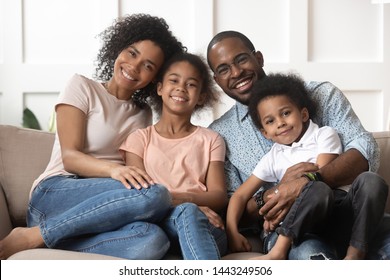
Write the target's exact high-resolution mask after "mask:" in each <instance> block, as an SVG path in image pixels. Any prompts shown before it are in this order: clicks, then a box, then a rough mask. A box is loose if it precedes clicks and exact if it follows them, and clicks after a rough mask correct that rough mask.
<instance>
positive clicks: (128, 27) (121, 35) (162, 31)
mask: <svg viewBox="0 0 390 280" xmlns="http://www.w3.org/2000/svg"><path fill="white" fill-rule="evenodd" d="M99 37H100V38H101V39H102V42H103V46H102V47H101V49H100V51H99V53H98V56H97V67H96V73H95V78H97V79H98V80H101V81H103V82H107V81H108V80H110V79H111V78H112V76H113V72H114V63H115V60H116V58H117V57H118V55H119V53H120V52H121V51H122V50H124V49H126V48H127V47H128V46H130V45H132V44H134V43H136V42H139V41H143V40H150V41H153V42H154V43H155V44H156V45H158V46H159V47H160V48H161V50H162V51H163V53H164V60H167V59H169V58H170V57H171V56H172V55H173V54H174V53H177V52H183V51H185V50H186V48H185V47H184V46H183V45H182V43H181V42H179V41H178V40H177V38H176V37H175V36H173V34H172V32H171V31H170V29H169V26H168V24H167V23H166V21H165V20H164V19H163V18H159V17H154V16H151V15H148V14H133V15H127V16H125V17H123V18H119V19H117V20H115V21H114V24H113V25H112V26H110V27H108V28H107V29H106V30H104V31H103V32H102V33H100V34H99ZM154 87H155V85H154V84H153V83H150V84H149V85H148V86H146V87H145V88H143V89H141V90H139V91H137V93H136V94H134V95H133V100H134V102H135V103H136V104H137V105H138V106H141V107H142V105H143V104H145V103H146V98H147V97H148V96H149V95H150V93H151V91H153V90H154Z"/></svg>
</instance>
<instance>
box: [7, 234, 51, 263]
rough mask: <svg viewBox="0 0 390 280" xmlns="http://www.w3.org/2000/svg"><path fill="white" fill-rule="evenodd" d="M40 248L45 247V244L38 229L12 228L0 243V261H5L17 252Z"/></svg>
mask: <svg viewBox="0 0 390 280" xmlns="http://www.w3.org/2000/svg"><path fill="white" fill-rule="evenodd" d="M42 247H45V243H44V242H43V238H42V236H41V232H40V230H39V227H32V228H21V227H19V228H14V229H13V230H12V231H11V232H10V233H9V234H8V235H7V236H6V237H5V238H4V239H3V240H1V241H0V259H1V260H5V259H7V258H8V257H10V256H12V255H13V254H15V253H17V252H20V251H23V250H27V249H34V248H42Z"/></svg>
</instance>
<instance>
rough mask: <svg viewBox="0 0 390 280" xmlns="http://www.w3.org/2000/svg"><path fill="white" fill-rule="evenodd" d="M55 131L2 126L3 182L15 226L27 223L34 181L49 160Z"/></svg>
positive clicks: (0, 163) (0, 156)
mask: <svg viewBox="0 0 390 280" xmlns="http://www.w3.org/2000/svg"><path fill="white" fill-rule="evenodd" d="M53 143H54V134H53V133H49V132H44V131H39V130H32V129H25V128H18V127H15V126H8V125H0V185H1V186H2V188H3V189H4V193H5V198H6V200H7V204H8V209H9V213H10V218H11V222H12V224H13V226H14V227H15V226H24V225H25V224H26V211H27V205H28V200H29V192H30V189H31V185H32V182H33V181H34V180H35V179H36V178H37V177H38V176H39V175H40V174H41V173H42V172H43V171H44V169H45V168H46V165H47V163H48V162H49V159H50V155H51V149H52V146H53Z"/></svg>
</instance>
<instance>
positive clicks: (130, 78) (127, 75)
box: [122, 71, 135, 81]
mask: <svg viewBox="0 0 390 280" xmlns="http://www.w3.org/2000/svg"><path fill="white" fill-rule="evenodd" d="M122 74H123V76H125V78H126V79H129V80H132V81H134V80H135V79H134V78H133V77H132V76H130V75H129V74H127V73H126V72H125V71H122Z"/></svg>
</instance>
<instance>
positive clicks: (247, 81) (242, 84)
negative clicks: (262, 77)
mask: <svg viewBox="0 0 390 280" xmlns="http://www.w3.org/2000/svg"><path fill="white" fill-rule="evenodd" d="M249 82H250V80H245V81H243V82H241V83H239V84H237V85H236V88H240V87H243V86H245V85H247V84H249Z"/></svg>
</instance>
